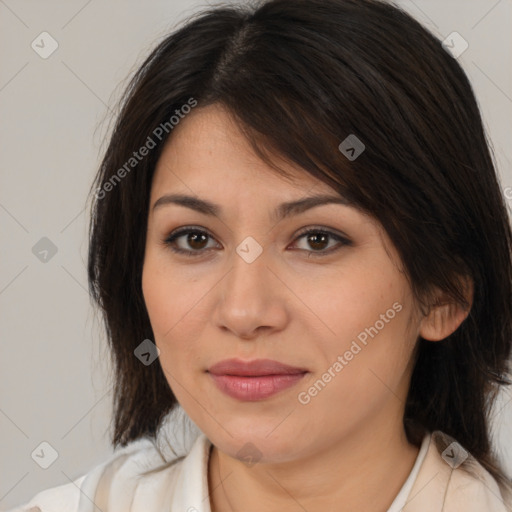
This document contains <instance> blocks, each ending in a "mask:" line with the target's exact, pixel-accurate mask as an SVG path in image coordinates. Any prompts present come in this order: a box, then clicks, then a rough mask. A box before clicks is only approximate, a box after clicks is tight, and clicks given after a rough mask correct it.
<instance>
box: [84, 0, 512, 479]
mask: <svg viewBox="0 0 512 512" xmlns="http://www.w3.org/2000/svg"><path fill="white" fill-rule="evenodd" d="M191 99H193V101H195V102H197V106H196V107H195V108H196V109H199V108H201V107H204V106H206V105H210V104H213V103H216V104H221V105H223V106H224V107H226V108H227V110H228V112H229V113H230V114H231V115H232V116H233V118H234V119H235V120H236V122H237V123H238V125H239V126H240V129H241V130H243V133H244V134H245V136H246V137H247V139H248V140H249V141H250V143H251V144H252V146H253V147H254V149H255V151H256V152H257V154H258V155H260V157H261V158H263V159H265V161H267V162H268V163H270V164H271V165H273V166H275V164H274V163H273V162H275V160H273V159H272V155H274V156H275V155H279V156H281V157H283V158H285V159H286V160H288V161H289V162H292V163H294V164H295V165H297V166H299V167H301V168H302V169H304V171H305V172H307V173H309V174H310V175H312V176H314V177H316V178H318V179H320V180H322V181H323V182H325V183H327V184H328V185H330V186H332V187H333V188H334V189H336V190H337V191H339V193H340V194H342V195H343V196H345V197H346V198H348V199H349V200H350V201H352V203H353V204H354V205H356V206H357V207H358V208H361V209H362V210H363V211H365V212H367V213H368V214H370V215H372V216H373V217H374V218H376V219H377V220H378V221H379V222H380V223H381V224H382V226H383V227H384V229H385V230H386V232H387V233H388V235H389V237H390V238H391V240H392V242H393V243H394V245H395V246H396V248H397V250H398V252H399V254H400V256H401V259H402V262H403V266H404V270H405V273H406V275H407V277H408V279H409V280H410V283H411V287H412V290H413V292H414V294H415V297H416V298H417V300H418V302H419V303H422V304H424V306H425V308H427V307H428V300H427V297H429V296H430V294H431V292H432V291H433V290H435V288H436V287H437V288H439V289H441V290H443V291H445V292H446V293H447V294H449V296H451V297H453V300H454V301H457V302H459V303H460V304H462V305H465V306H468V304H467V303H466V301H465V299H464V295H463V290H462V288H461V286H462V285H461V278H462V277H464V276H469V277H470V278H471V279H472V281H473V283H474V301H473V304H472V306H471V309H470V312H469V316H468V317H467V319H466V320H465V321H464V322H463V323H462V324H461V325H460V327H459V328H458V329H457V330H456V331H455V332H454V333H453V334H452V335H450V336H449V337H447V338H446V339H445V340H443V341H441V342H437V343H433V342H428V341H426V340H424V339H421V338H420V339H419V340H418V345H417V350H416V360H415V366H414V371H413V374H412V380H411V384H410V390H409V394H408V397H407V402H406V408H405V415H404V425H405V426H406V430H407V434H408V436H409V439H410V440H411V441H412V442H415V443H418V440H419V439H418V436H419V435H420V432H421V430H420V427H421V428H424V429H428V430H430V431H434V430H441V431H443V432H445V433H446V434H448V435H450V436H452V437H454V438H455V439H456V440H457V441H458V442H459V443H460V444H461V445H462V446H464V447H465V448H466V449H467V450H468V451H469V452H470V453H471V454H472V455H473V456H474V457H476V458H477V459H478V460H479V461H480V462H481V463H482V464H483V465H484V467H486V468H487V469H488V470H489V471H490V472H491V473H492V474H493V475H494V476H495V477H496V478H498V479H500V478H502V476H500V475H501V474H502V470H501V469H500V467H499V464H498V461H497V458H496V456H495V455H494V454H493V453H492V450H491V442H490V434H489V430H490V414H491V406H492V405H493V403H494V400H495V397H496V393H497V391H498V385H500V384H506V383H507V382H508V381H507V373H508V370H509V368H508V361H509V357H510V354H511V340H512V262H511V253H512V250H511V249H512V235H511V227H510V220H509V217H508V213H507V209H506V205H505V199H504V197H503V194H502V191H501V190H500V185H499V182H498V179H497V175H496V171H495V167H494V163H493V159H492V157H491V153H490V149H489V145H488V143H487V140H486V135H485V133H484V129H483V125H482V119H481V116H480V112H479V108H478V106H477V102H476V99H475V96H474V93H473V90H472V87H471V85H470V83H469V81H468V78H467V77H466V75H465V73H464V72H463V70H462V68H461V66H460V65H459V64H458V62H457V60H456V59H455V58H454V57H453V56H452V55H451V54H449V53H448V52H447V51H445V49H443V47H442V45H441V41H440V40H439V39H438V38H436V37H435V36H434V35H433V34H431V33H430V32H429V31H428V30H427V29H425V28H424V27H423V26H422V25H421V24H420V23H419V22H417V21H416V20H414V19H413V18H412V17H411V16H410V15H408V14H407V13H406V12H404V11H403V10H401V9H400V8H399V7H398V6H396V5H393V4H391V3H387V2H384V1H379V0H270V1H263V2H259V3H257V4H254V5H249V4H248V5H244V6H242V5H240V6H233V5H230V6H217V7H214V8H209V9H208V10H206V11H203V12H201V13H199V14H196V15H194V16H192V17H191V18H189V19H188V20H187V22H186V24H184V25H183V26H182V27H181V28H179V29H178V30H176V31H174V32H173V33H172V34H170V35H169V36H168V37H166V38H165V39H164V40H163V41H162V42H161V43H160V44H159V45H158V46H157V47H156V48H155V49H154V50H153V51H152V53H151V54H150V55H149V56H148V57H147V59H146V60H145V62H144V63H143V64H142V66H141V67H140V68H139V70H138V71H137V72H136V74H135V75H134V77H133V78H132V80H131V82H130V84H129V86H128V88H127V89H126V92H125V94H124V97H123V98H122V101H121V108H120V113H119V115H118V117H117V121H116V124H115V127H114V129H113V131H112V135H111V138H110V142H109V145H108V148H107V150H106V153H105V156H104V159H103V161H102V164H101V167H100V169H99V172H98V174H97V176H96V179H95V182H94V183H93V188H94V190H96V193H95V194H94V202H93V210H92V216H91V225H90V247H89V261H88V278H89V286H90V291H91V294H92V297H93V299H94V300H95V301H96V303H97V304H98V305H99V307H100V309H101V310H102V312H103V316H104V321H105V326H106V330H107V336H108V341H109V344H110V347H111V350H112V355H113V360H114V365H115V376H114V385H115V391H114V402H115V403H114V407H115V411H114V413H115V414H114V418H113V421H114V428H113V434H112V443H113V445H114V446H117V445H122V446H124V445H126V444H127V443H129V442H130V441H133V440H135V439H137V438H139V437H141V436H149V437H151V438H152V437H154V436H155V435H156V434H157V432H158V429H159V427H160V425H161V423H162V419H163V418H164V416H165V415H166V414H167V413H169V412H170V411H171V410H172V409H173V408H174V407H175V406H176V405H177V401H176V398H175V397H174V395H173V393H172V391H171V390H170V388H169V385H168V383H167V381H166V379H165V376H164V374H163V371H162V368H161V366H160V364H159V360H157V361H155V363H154V364H151V365H149V366H145V365H144V364H141V362H140V361H139V359H137V358H136V357H135V356H134V350H135V348H136V347H137V346H138V345H139V344H140V343H141V342H142V340H144V339H146V338H149V339H151V340H154V338H153V333H152V329H151V325H150V322H149V318H148V314H147V311H146V307H145V304H144V298H143V294H142V288H141V276H142V265H143V257H144V249H145V237H146V229H147V215H148V207H149V191H150V187H151V181H152V176H153V172H154V170H155V165H156V163H157V161H158V158H159V156H160V154H161V150H162V147H163V145H164V144H165V142H166V141H167V140H170V139H169V137H171V138H172V126H171V124H172V123H170V122H169V120H170V118H171V116H173V114H174V113H175V112H176V110H179V111H181V112H182V113H183V112H184V110H181V109H182V107H183V105H186V104H187V103H188V104H189V105H190V104H191V103H190V101H191ZM180 117H181V116H180ZM165 123H167V125H166V124H165ZM162 126H165V127H167V129H165V130H163V131H162ZM158 127H161V128H160V131H159V132H158V131H155V130H156V129H157V128H158ZM156 133H158V134H160V136H159V137H158V136H156V135H155V134H156ZM350 134H354V135H356V137H357V138H358V139H359V140H361V141H362V142H363V143H364V145H365V150H364V152H363V153H362V154H361V155H360V156H359V157H358V158H357V159H355V160H352V161H350V160H348V159H347V158H346V156H345V155H344V154H342V153H341V151H340V150H339V149H338V146H339V144H340V143H341V142H342V141H343V140H344V139H345V138H346V137H347V136H349V135H350ZM148 137H149V138H151V140H152V142H153V144H152V147H151V149H150V151H149V152H148V154H147V155H146V156H145V157H144V158H141V159H140V161H137V163H136V165H132V167H133V169H131V167H130V168H128V167H127V166H126V163H127V162H128V161H129V159H130V158H131V157H133V152H134V151H136V150H138V149H139V148H141V147H142V146H143V145H145V144H148V140H149V139H148ZM132 164H133V162H132ZM130 165H131V164H130ZM123 166H124V167H123ZM122 168H124V169H125V171H126V172H121V173H120V172H119V170H120V169H122ZM275 168H276V171H277V172H281V171H280V170H279V168H278V167H275ZM116 173H117V174H116ZM121 174H122V177H120V175H121ZM114 175H116V176H117V178H118V179H117V178H116V180H115V181H113V177H114ZM107 183H110V186H108V185H107Z"/></svg>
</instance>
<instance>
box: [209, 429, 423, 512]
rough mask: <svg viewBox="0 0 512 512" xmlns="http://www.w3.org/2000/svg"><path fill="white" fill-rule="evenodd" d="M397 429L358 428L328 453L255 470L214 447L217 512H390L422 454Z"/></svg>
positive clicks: (212, 477) (214, 510) (212, 502)
mask: <svg viewBox="0 0 512 512" xmlns="http://www.w3.org/2000/svg"><path fill="white" fill-rule="evenodd" d="M394 427H395V428H394V429H386V428H382V425H380V426H379V427H376V426H375V425H370V426H369V427H367V428H365V429H361V428H359V429H355V430H354V432H352V433H350V434H348V435H346V436H345V437H343V438H342V439H340V440H339V441H338V442H337V443H336V444H334V445H332V446H331V447H330V448H329V450H328V451H326V452H315V453H314V454H313V455H311V456H308V457H301V458H297V459H293V460H290V461H287V462H284V463H282V462H280V463H278V464H272V463H265V464H260V463H258V464H255V465H254V466H251V467H248V466H247V465H245V464H244V463H243V462H242V461H240V460H238V459H235V458H233V457H230V456H229V455H226V454H225V453H223V452H220V451H219V450H218V449H217V448H216V447H215V446H213V447H212V450H211V454H210V458H209V462H208V485H209V489H210V505H211V510H212V512H235V511H239V510H243V511H244V512H260V511H261V510H284V511H288V510H289V511H292V510H298V509H300V508H302V509H303V510H308V512H316V511H318V512H319V511H322V512H323V511H325V510H337V511H338V512H348V511H353V510H374V511H381V512H385V511H386V510H387V509H388V508H389V506H390V505H391V503H392V502H393V500H394V498H395V497H396V495H397V494H398V492H399V491H400V488H401V487H402V485H403V484H404V482H405V480H406V479H407V477H408V475H409V473H410V472H411V469H412V467H413V465H414V462H415V460H416V457H417V455H418V451H419V450H418V447H416V446H414V445H411V444H410V443H409V442H408V441H407V438H406V435H405V432H404V430H403V427H402V428H396V427H397V425H394ZM390 468H392V471H390Z"/></svg>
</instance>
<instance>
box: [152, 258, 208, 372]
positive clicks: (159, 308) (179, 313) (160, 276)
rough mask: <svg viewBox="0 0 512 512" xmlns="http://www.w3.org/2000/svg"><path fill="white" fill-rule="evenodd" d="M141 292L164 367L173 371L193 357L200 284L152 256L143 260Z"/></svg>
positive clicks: (199, 317) (197, 324)
mask: <svg viewBox="0 0 512 512" xmlns="http://www.w3.org/2000/svg"><path fill="white" fill-rule="evenodd" d="M142 291H143V294H144V301H145V304H146V309H147V311H148V315H149V319H150V322H151V327H152V330H153V334H154V336H155V340H154V341H155V344H156V346H157V347H158V348H159V350H160V362H161V365H162V367H163V368H164V369H166V368H168V369H169V370H170V371H171V370H176V369H177V366H179V365H180V364H183V365H185V364H186V362H187V361H189V360H190V359H191V358H193V357H194V350H196V348H195V347H197V344H196V343H194V339H198V337H199V334H198V333H199V332H200V331H201V325H200V323H201V319H203V318H206V317H207V315H205V314H203V313H202V312H201V307H202V304H201V301H200V298H201V296H202V295H204V284H203V285H201V283H199V282H198V281H197V280H196V279H193V278H191V277H190V276H188V277H187V276H184V275H183V273H180V272H177V271H176V269H175V268H174V267H173V268H170V266H169V265H168V264H166V262H165V261H159V259H158V258H155V257H152V255H151V253H150V254H149V255H148V257H147V258H146V260H145V262H144V267H143V272H142ZM177 355H179V357H177Z"/></svg>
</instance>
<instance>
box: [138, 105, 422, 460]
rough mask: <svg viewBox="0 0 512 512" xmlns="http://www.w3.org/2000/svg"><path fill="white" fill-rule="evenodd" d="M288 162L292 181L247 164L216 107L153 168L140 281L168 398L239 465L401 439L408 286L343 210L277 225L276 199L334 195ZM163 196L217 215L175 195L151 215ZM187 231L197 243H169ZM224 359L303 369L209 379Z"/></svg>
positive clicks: (252, 159)
mask: <svg viewBox="0 0 512 512" xmlns="http://www.w3.org/2000/svg"><path fill="white" fill-rule="evenodd" d="M340 158H344V157H343V155H341V153H340ZM285 167H286V170H287V171H289V172H292V173H293V175H294V177H295V179H294V180H293V183H291V182H290V181H286V180H285V179H284V178H282V177H281V176H279V175H278V174H276V173H275V172H274V171H272V170H271V169H270V168H269V167H268V166H267V165H266V164H265V163H263V162H262V161H261V160H259V159H258V158H257V157H256V156H255V154H254V153H253V152H252V150H251V149H250V147H249V146H248V143H247V142H246V141H245V139H244V138H243V136H242V135H241V134H240V133H239V132H238V131H237V129H236V127H235V126H234V124H231V121H230V119H229V117H228V116H227V114H226V113H225V112H224V111H223V110H221V109H220V108H219V107H218V106H211V107H208V108H205V109H201V110H196V111H194V112H193V113H192V114H190V115H189V116H188V117H186V118H185V119H184V120H182V121H181V122H180V124H179V125H178V126H177V127H175V128H174V131H173V134H172V139H171V140H170V143H168V144H167V145H166V147H165V149H164V151H163V153H162V155H161V158H160V160H159V162H158V165H157V168H156V171H155V175H154V179H153V183H152V189H151V198H150V211H149V218H148V234H147V240H146V251H145V259H144V268H143V278H142V285H143V293H144V299H145V303H146V306H147V310H148V313H149V317H150V320H151V325H152V329H153V332H154V335H155V340H154V341H155V343H156V345H157V347H158V348H159V349H160V364H161V366H162V368H163V371H164V373H165V376H166V378H167V381H168V383H169V386H170V387H171V389H172V391H173V393H174V394H175V396H176V398H177V399H178V401H179V402H180V404H181V405H182V407H183V408H184V409H185V411H186V412H187V413H188V415H189V417H190V418H191V419H192V420H193V421H194V423H195V424H196V425H197V426H198V427H199V428H200V429H201V430H202V431H203V432H204V433H205V434H206V435H207V437H208V438H209V439H210V440H211V441H212V442H213V443H214V444H215V445H216V446H217V447H218V448H219V449H220V450H222V451H223V452H225V453H227V454H229V455H231V456H233V457H238V458H240V457H243V456H246V455H247V453H246V452H247V451H249V452H252V453H249V456H251V455H252V456H254V457H257V458H258V459H260V460H261V461H262V462H265V461H267V462H272V461H276V462H277V461H286V460H293V459H298V458H300V457H305V456H307V455H308V454H313V453H318V452H319V451H321V450H327V449H328V448H329V447H331V446H332V445H333V443H337V442H342V441H343V440H355V439H357V438H359V439H369V438H371V437H372V436H375V435H376V432H377V431H378V432H381V433H383V434H382V435H387V433H389V432H391V431H393V430H394V431H395V432H396V431H397V429H402V414H403V407H404V402H405V398H406V394H407V390H408V386H409V379H410V372H411V365H410V364H409V363H410V360H411V354H412V351H413V348H414V345H415V341H416V339H417V336H418V333H419V321H418V320H417V315H416V310H415V309H414V308H413V301H412V296H411V290H410V287H409V284H408V282H407V280H406V278H405V275H404V274H403V273H402V272H401V271H400V261H399V259H398V256H397V253H396V251H395V249H394V247H393V246H392V245H391V242H390V240H389V238H388V237H387V235H386V233H385V232H384V230H383V228H382V227H381V226H380V224H379V223H377V222H376V221H374V220H372V219H371V218H370V217H368V216H366V215H364V214H363V213H361V212H360V211H358V210H356V209H355V208H353V207H350V206H348V205H346V204H340V203H327V204H322V205H316V206H314V207H311V208H308V209H305V208H295V209H291V208H290V209H289V210H288V215H286V216H279V213H278V212H279V211H280V205H281V204H283V203H288V202H294V201H299V200H302V199H304V198H307V197H312V196H319V195H328V196H331V197H339V195H338V194H337V193H336V192H335V191H334V190H333V189H331V188H330V187H329V186H327V185H326V184H324V183H323V182H320V181H318V180H316V179H314V178H313V177H311V176H309V175H307V174H306V173H305V172H303V171H302V172H301V171H300V169H298V168H294V167H292V166H291V165H288V166H285ZM171 194H172V195H178V194H179V195H186V196H191V197H193V198H196V199H197V200H200V201H205V202H206V201H207V202H208V203H212V204H214V205H215V209H216V212H215V214H211V211H210V213H208V211H207V209H205V208H202V211H198V210H197V209H195V208H191V207H187V206H185V205H180V204H177V203H175V202H172V201H171V200H170V199H169V200H167V201H160V202H159V205H157V207H156V208H153V206H154V204H155V203H156V202H157V201H159V200H160V199H161V198H162V197H163V196H166V195H171ZM189 204H190V205H193V203H189ZM183 227H189V228H191V230H192V233H189V234H187V233H186V232H185V234H181V235H180V236H179V237H176V238H175V239H174V240H173V241H172V242H169V243H167V244H166V242H165V241H166V240H167V239H169V237H170V236H171V235H173V234H175V233H176V232H177V230H179V229H181V228H183ZM308 228H313V233H311V234H309V235H304V234H303V232H304V231H305V230H307V229H308ZM194 230H196V233H194ZM197 231H200V233H197ZM326 232H328V233H332V235H330V234H329V235H326V234H325V233H326ZM337 236H339V237H340V238H339V239H337V238H336V237H337ZM173 248H174V249H181V250H183V251H186V250H188V251H192V252H193V254H191V255H188V254H186V253H177V252H174V251H173ZM231 358H236V359H238V360H242V361H252V360H255V359H270V360H274V361H277V362H279V363H282V364H285V365H289V366H291V367H294V368H298V369H299V370H302V372H301V373H295V375H288V376H286V375H282V372H283V371H282V370H279V369H278V370H272V371H267V372H266V373H267V376H266V377H263V376H262V374H263V373H265V372H264V371H262V370H260V371H259V373H260V377H254V376H253V377H248V376H238V377H234V376H224V377H222V376H221V377H213V374H212V373H210V372H209V369H210V368H211V367H212V366H213V365H215V364H216V363H219V362H220V361H223V360H226V359H231ZM226 372H227V373H230V370H226ZM279 372H281V376H274V377H269V376H268V373H274V374H279ZM231 373H236V372H235V371H231ZM223 386H224V388H223ZM223 389H224V390H223ZM246 443H252V444H251V445H249V444H246ZM242 448H243V449H242Z"/></svg>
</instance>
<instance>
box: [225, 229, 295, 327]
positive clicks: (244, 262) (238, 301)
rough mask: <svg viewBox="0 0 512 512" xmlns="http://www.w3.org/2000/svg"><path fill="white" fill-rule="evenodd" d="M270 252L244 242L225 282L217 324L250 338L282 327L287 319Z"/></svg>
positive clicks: (251, 243)
mask: <svg viewBox="0 0 512 512" xmlns="http://www.w3.org/2000/svg"><path fill="white" fill-rule="evenodd" d="M268 256H269V251H265V250H264V249H263V247H262V246H261V245H260V244H259V243H258V242H257V241H256V240H255V239H254V238H252V237H247V238H246V239H244V240H243V241H242V242H241V243H240V244H239V245H238V246H237V247H235V250H234V252H233V254H232V255H231V261H230V263H231V266H230V271H229V272H228V274H227V275H226V277H225V279H223V280H222V283H221V289H220V294H219V297H218V298H219V300H218V303H217V306H216V321H217V323H218V325H219V326H220V327H223V328H227V329H229V330H231V331H232V332H234V333H235V334H236V335H238V336H241V337H250V336H252V334H253V333H254V331H255V330H256V329H258V328H259V327H261V326H265V327H267V328H268V327H278V326H280V325H281V324H282V323H283V321H284V319H285V316H286V315H285V312H284V310H283V309H282V308H283V304H280V301H279V297H278V296H277V288H275V283H273V282H272V281H275V277H274V276H273V274H272V272H270V271H269V269H268V268H267V265H269V263H270V262H269V260H268Z"/></svg>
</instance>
